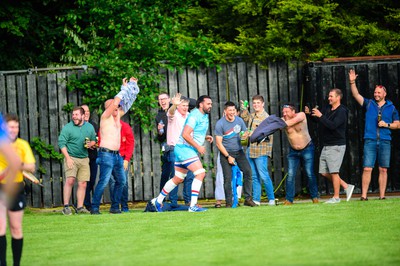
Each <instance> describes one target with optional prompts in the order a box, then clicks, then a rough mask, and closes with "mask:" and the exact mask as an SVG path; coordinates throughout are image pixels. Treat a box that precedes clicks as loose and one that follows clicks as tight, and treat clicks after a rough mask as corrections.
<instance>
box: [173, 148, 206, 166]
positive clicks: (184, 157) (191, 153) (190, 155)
mask: <svg viewBox="0 0 400 266" xmlns="http://www.w3.org/2000/svg"><path fill="white" fill-rule="evenodd" d="M174 153H175V166H177V167H180V168H185V169H187V167H188V166H189V165H190V164H192V163H194V162H196V161H199V160H200V158H199V156H198V155H197V150H196V149H195V148H193V147H192V146H188V145H184V144H177V145H176V146H175V149H174Z"/></svg>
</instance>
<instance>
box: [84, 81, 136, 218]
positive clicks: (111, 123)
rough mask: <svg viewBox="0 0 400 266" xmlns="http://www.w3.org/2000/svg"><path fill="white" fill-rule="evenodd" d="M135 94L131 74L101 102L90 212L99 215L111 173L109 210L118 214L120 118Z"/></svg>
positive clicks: (121, 168) (121, 170)
mask: <svg viewBox="0 0 400 266" xmlns="http://www.w3.org/2000/svg"><path fill="white" fill-rule="evenodd" d="M138 93H139V87H138V86H137V79H136V78H134V77H131V78H130V80H129V83H128V81H127V79H126V78H124V79H123V80H122V86H121V91H120V92H119V93H118V94H117V95H116V96H115V97H114V99H109V100H107V101H106V102H105V104H104V106H105V110H104V112H103V114H102V115H101V118H100V135H101V138H102V139H101V143H100V148H99V152H98V156H97V163H98V164H99V165H100V176H99V182H98V183H97V186H96V188H95V190H94V193H93V200H92V210H91V214H100V212H99V207H100V201H101V197H102V195H103V192H104V189H105V187H106V186H107V184H108V182H109V181H110V177H111V174H112V175H113V176H114V178H115V188H114V200H113V202H112V204H111V208H110V213H121V210H120V209H119V202H120V201H121V194H122V190H123V186H124V184H125V182H126V177H125V173H124V163H123V159H122V157H121V156H120V154H119V149H120V146H121V122H120V120H121V117H122V116H123V115H124V114H125V113H126V112H128V110H129V109H130V108H131V106H132V104H133V102H134V101H135V100H136V96H137V94H138Z"/></svg>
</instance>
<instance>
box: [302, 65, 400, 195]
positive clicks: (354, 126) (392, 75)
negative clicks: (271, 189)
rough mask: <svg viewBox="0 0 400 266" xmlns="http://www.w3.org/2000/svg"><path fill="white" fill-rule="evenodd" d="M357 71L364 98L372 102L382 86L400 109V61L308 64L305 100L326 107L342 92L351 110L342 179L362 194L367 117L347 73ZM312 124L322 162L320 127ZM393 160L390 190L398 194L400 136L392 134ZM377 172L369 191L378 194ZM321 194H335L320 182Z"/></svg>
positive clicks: (330, 188)
mask: <svg viewBox="0 0 400 266" xmlns="http://www.w3.org/2000/svg"><path fill="white" fill-rule="evenodd" d="M350 69H355V70H356V73H357V74H358V78H357V87H358V89H359V92H360V94H361V95H362V96H364V97H366V98H373V92H374V89H375V85H377V84H382V85H384V86H385V87H386V88H387V91H388V95H387V97H388V99H390V100H392V101H393V103H394V104H395V106H396V107H397V109H399V107H400V106H399V105H400V102H399V88H400V82H399V76H400V75H399V74H400V60H399V59H392V60H390V59H388V60H379V59H377V60H374V61H363V60H359V61H354V60H353V61H339V62H329V63H327V62H313V63H309V64H307V66H306V68H305V72H306V74H305V87H306V93H305V99H304V102H308V103H310V104H311V105H315V104H318V105H319V106H323V105H325V104H327V96H328V94H329V90H330V89H332V88H339V89H341V90H342V92H343V100H342V103H343V104H344V105H346V106H347V107H348V109H349V119H348V129H347V150H346V154H345V157H344V161H343V164H342V168H341V177H342V178H343V179H344V180H345V181H347V182H349V183H354V184H355V185H356V190H355V192H361V190H360V189H361V175H362V155H363V136H364V124H365V113H364V111H363V109H362V107H361V106H359V105H358V103H357V102H356V101H355V100H354V98H353V96H352V94H351V90H350V85H349V83H348V72H349V70H350ZM309 124H310V132H311V134H312V137H313V139H314V140H315V141H316V143H317V146H318V150H316V154H315V157H316V158H319V154H320V149H321V145H322V143H320V136H319V133H318V132H319V131H318V125H317V124H314V123H309ZM392 134H393V141H392V160H391V168H390V169H389V171H388V181H389V182H388V190H389V191H392V190H398V189H399V188H400V187H399V181H397V180H399V177H400V176H399V171H398V169H399V165H400V158H399V156H398V147H399V133H398V130H397V131H392ZM378 187H379V185H378V171H377V169H376V168H375V169H374V171H373V176H372V182H371V186H370V189H371V190H372V191H377V189H378ZM319 188H320V191H321V192H322V193H323V194H325V193H328V192H329V191H332V186H331V185H330V184H329V182H325V180H320V183H319Z"/></svg>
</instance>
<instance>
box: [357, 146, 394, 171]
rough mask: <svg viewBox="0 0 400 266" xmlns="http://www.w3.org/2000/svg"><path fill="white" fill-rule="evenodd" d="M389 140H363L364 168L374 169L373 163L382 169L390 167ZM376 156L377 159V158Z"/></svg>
mask: <svg viewBox="0 0 400 266" xmlns="http://www.w3.org/2000/svg"><path fill="white" fill-rule="evenodd" d="M390 149H391V147H390V140H373V139H366V140H364V162H363V166H364V167H370V168H374V166H375V161H376V159H378V165H379V167H382V168H389V167H390ZM377 156H378V158H377Z"/></svg>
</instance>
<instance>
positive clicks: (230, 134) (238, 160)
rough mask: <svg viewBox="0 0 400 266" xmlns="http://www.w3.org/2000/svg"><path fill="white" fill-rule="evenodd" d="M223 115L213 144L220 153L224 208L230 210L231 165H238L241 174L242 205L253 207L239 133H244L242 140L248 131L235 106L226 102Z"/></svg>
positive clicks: (217, 126) (247, 168)
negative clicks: (243, 197) (243, 198)
mask: <svg viewBox="0 0 400 266" xmlns="http://www.w3.org/2000/svg"><path fill="white" fill-rule="evenodd" d="M224 114H225V116H224V117H222V118H221V119H220V120H218V121H217V124H216V126H215V135H216V137H215V142H216V144H217V147H218V149H219V151H220V152H221V156H220V162H221V167H222V171H223V173H224V191H225V201H226V207H227V208H232V165H236V164H237V165H238V166H239V169H240V171H242V172H243V194H244V196H245V201H244V205H247V206H250V207H254V206H256V204H255V203H254V202H253V200H252V178H251V167H250V164H249V162H248V161H247V158H246V154H245V153H244V151H243V147H242V145H241V144H240V135H239V134H240V133H241V132H242V131H243V132H245V133H244V135H243V138H247V137H248V131H247V127H246V124H245V123H244V121H243V119H242V118H240V117H238V116H236V106H235V104H234V103H233V102H230V101H228V102H226V103H225V106H224Z"/></svg>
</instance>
